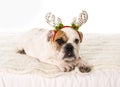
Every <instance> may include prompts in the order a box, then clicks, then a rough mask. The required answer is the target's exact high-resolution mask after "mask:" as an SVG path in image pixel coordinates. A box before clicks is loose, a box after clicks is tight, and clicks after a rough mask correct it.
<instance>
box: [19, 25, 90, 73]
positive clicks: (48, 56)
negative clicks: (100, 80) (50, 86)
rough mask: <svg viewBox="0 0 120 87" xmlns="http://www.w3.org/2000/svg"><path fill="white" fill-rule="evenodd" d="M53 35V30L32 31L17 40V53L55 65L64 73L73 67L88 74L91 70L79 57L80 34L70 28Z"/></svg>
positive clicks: (81, 35) (81, 36)
mask: <svg viewBox="0 0 120 87" xmlns="http://www.w3.org/2000/svg"><path fill="white" fill-rule="evenodd" d="M54 35H55V31H54V30H47V29H33V30H31V31H29V32H28V33H26V34H25V35H24V36H23V37H22V38H21V39H20V40H19V42H18V52H19V53H25V54H26V55H29V56H31V57H35V58H38V59H39V60H40V61H42V62H45V63H49V64H53V65H56V66H58V67H59V68H60V70H61V71H64V72H69V71H72V70H74V68H75V67H78V68H79V70H80V71H81V72H89V71H90V70H91V68H90V67H89V66H88V65H87V64H86V63H84V62H83V61H82V59H81V58H80V55H79V51H80V50H79V48H80V43H81V42H82V38H83V34H82V32H79V34H78V32H77V31H76V30H74V29H72V28H71V27H64V28H62V29H60V30H59V31H57V33H56V36H55V37H54ZM53 39H54V40H53Z"/></svg>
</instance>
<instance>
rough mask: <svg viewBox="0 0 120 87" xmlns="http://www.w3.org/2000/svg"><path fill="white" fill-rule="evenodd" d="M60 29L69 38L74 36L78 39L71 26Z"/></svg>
mask: <svg viewBox="0 0 120 87" xmlns="http://www.w3.org/2000/svg"><path fill="white" fill-rule="evenodd" d="M62 31H63V32H65V34H66V36H67V37H68V38H69V40H73V39H75V38H77V39H79V34H78V33H77V32H76V31H75V30H74V29H72V28H64V29H62Z"/></svg>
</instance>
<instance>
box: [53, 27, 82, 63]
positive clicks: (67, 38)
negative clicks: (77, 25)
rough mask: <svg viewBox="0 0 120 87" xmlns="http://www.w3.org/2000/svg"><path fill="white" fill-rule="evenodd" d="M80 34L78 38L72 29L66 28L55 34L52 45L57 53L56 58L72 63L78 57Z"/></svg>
mask: <svg viewBox="0 0 120 87" xmlns="http://www.w3.org/2000/svg"><path fill="white" fill-rule="evenodd" d="M82 37H83V35H82V33H81V32H80V36H79V34H78V32H76V31H75V30H74V29H71V28H66V29H61V30H59V31H58V32H57V34H56V36H55V39H54V41H52V40H51V41H52V45H53V47H54V48H55V51H56V52H57V58H60V59H63V60H65V61H73V60H75V59H77V58H78V57H79V46H80V43H81V42H82Z"/></svg>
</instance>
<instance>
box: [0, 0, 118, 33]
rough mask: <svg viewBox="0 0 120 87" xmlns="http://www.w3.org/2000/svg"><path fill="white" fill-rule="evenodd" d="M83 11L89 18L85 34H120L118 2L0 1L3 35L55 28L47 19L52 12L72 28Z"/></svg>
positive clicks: (86, 0)
mask: <svg viewBox="0 0 120 87" xmlns="http://www.w3.org/2000/svg"><path fill="white" fill-rule="evenodd" d="M82 10H86V11H87V12H88V15H89V19H88V21H87V23H86V24H84V25H83V26H82V27H81V28H80V30H81V31H82V32H84V33H120V1H119V0H0V32H18V31H19V32H20V31H27V30H30V29H32V28H47V29H52V27H51V26H49V25H48V24H47V23H46V22H45V19H44V17H45V14H46V13H47V12H49V11H51V12H52V13H53V14H55V15H56V16H58V17H60V18H61V19H62V21H63V23H64V25H70V23H71V21H72V19H73V17H77V16H78V14H79V13H80V12H81V11H82Z"/></svg>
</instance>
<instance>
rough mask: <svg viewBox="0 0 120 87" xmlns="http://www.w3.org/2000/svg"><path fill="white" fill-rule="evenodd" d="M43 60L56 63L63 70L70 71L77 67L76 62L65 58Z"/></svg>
mask: <svg viewBox="0 0 120 87" xmlns="http://www.w3.org/2000/svg"><path fill="white" fill-rule="evenodd" d="M41 61H42V62H45V63H48V64H52V65H56V66H57V67H58V68H59V69H60V70H61V71H63V72H70V71H72V70H74V69H75V64H72V63H68V62H65V61H64V60H61V59H57V58H47V59H45V60H41Z"/></svg>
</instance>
